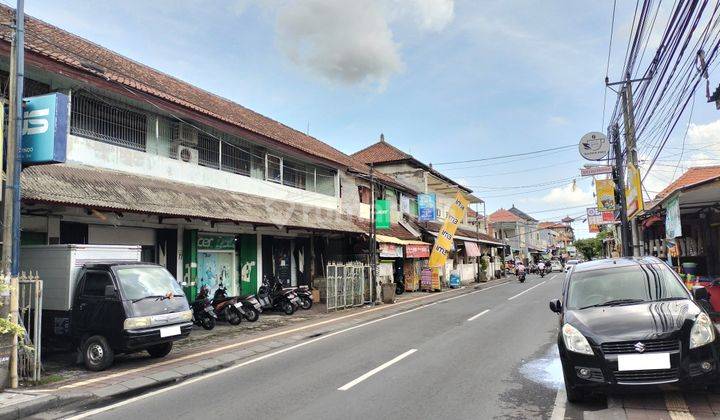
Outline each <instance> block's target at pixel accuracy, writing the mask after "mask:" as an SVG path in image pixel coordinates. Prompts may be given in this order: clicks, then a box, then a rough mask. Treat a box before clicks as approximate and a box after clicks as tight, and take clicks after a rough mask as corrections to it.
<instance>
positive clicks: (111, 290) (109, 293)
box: [105, 284, 117, 298]
mask: <svg viewBox="0 0 720 420" xmlns="http://www.w3.org/2000/svg"><path fill="white" fill-rule="evenodd" d="M105 297H106V298H116V297H117V291H115V286H113V285H112V284H108V285H106V286H105Z"/></svg>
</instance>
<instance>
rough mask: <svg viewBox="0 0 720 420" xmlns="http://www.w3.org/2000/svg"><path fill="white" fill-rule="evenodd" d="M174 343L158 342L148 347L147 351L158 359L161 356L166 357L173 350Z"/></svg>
mask: <svg viewBox="0 0 720 420" xmlns="http://www.w3.org/2000/svg"><path fill="white" fill-rule="evenodd" d="M172 348H173V343H172V342H170V343H162V344H156V345H154V346H152V347H148V348H147V352H148V353H149V354H150V357H154V358H156V359H159V358H161V357H165V356H167V355H168V354H170V351H172Z"/></svg>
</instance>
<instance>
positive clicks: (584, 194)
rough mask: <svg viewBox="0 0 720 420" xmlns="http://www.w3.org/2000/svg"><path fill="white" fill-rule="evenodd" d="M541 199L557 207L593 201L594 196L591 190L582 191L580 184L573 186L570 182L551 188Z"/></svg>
mask: <svg viewBox="0 0 720 420" xmlns="http://www.w3.org/2000/svg"><path fill="white" fill-rule="evenodd" d="M542 201H544V202H545V203H548V204H553V205H556V204H557V207H563V206H568V207H571V206H577V205H583V204H588V203H593V202H594V201H595V198H594V197H593V193H592V192H590V191H584V190H583V189H582V188H581V187H580V186H575V188H573V185H572V184H568V185H566V186H564V187H558V188H553V189H552V190H551V191H550V192H549V193H547V194H546V195H545V196H544V197H543V198H542Z"/></svg>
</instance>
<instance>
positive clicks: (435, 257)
mask: <svg viewBox="0 0 720 420" xmlns="http://www.w3.org/2000/svg"><path fill="white" fill-rule="evenodd" d="M468 204H470V203H469V201H468V200H467V199H466V198H465V197H464V196H463V195H462V193H460V192H458V193H457V195H456V196H455V202H454V203H453V204H452V205H451V206H450V209H449V210H448V215H447V217H446V218H445V223H443V226H442V229H440V232H438V236H437V239H436V240H435V245H434V246H433V249H432V253H431V254H430V262H429V265H430V267H431V268H432V267H442V266H443V265H445V261H446V260H447V257H448V254H449V253H450V249H451V248H452V242H453V237H454V236H455V231H456V230H457V225H458V223H460V221H461V220H462V219H463V218H464V217H465V212H466V211H467V206H468Z"/></svg>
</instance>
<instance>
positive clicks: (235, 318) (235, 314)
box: [225, 305, 242, 325]
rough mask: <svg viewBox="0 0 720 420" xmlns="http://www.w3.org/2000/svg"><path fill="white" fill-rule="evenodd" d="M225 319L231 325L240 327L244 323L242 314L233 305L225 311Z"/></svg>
mask: <svg viewBox="0 0 720 420" xmlns="http://www.w3.org/2000/svg"><path fill="white" fill-rule="evenodd" d="M225 319H226V320H227V322H228V323H230V325H238V324H240V321H242V314H241V313H240V311H238V309H237V308H236V307H234V306H232V305H228V307H227V308H226V309H225Z"/></svg>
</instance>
